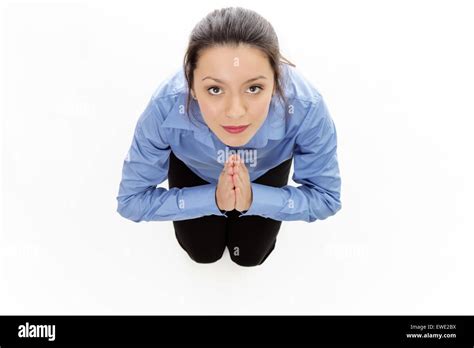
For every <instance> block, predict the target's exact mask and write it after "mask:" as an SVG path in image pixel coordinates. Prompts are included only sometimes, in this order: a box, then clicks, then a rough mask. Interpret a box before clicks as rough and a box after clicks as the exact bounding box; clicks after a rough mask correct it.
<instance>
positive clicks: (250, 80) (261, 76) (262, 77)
mask: <svg viewBox="0 0 474 348" xmlns="http://www.w3.org/2000/svg"><path fill="white" fill-rule="evenodd" d="M206 79H211V80H214V81H216V82H219V83H222V84H223V85H225V84H226V83H225V82H224V81H222V80H219V79H216V78H214V77H211V76H206V77H205V78H203V79H202V80H201V81H204V80H206ZM259 79H266V77H265V76H263V75H260V76H257V77H254V78H252V79H248V80H247V81H245V82H244V83H243V84H246V83H249V82H252V81H256V80H259Z"/></svg>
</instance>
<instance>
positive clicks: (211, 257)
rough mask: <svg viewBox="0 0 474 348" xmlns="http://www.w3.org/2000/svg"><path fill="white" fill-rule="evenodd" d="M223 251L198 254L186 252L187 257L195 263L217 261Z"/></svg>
mask: <svg viewBox="0 0 474 348" xmlns="http://www.w3.org/2000/svg"><path fill="white" fill-rule="evenodd" d="M223 254H224V252H223V251H222V252H220V253H200V254H191V253H188V255H189V257H190V258H191V259H192V260H193V261H195V262H197V263H214V262H216V261H219V260H220V259H221V258H222V255H223Z"/></svg>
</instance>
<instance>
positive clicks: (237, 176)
mask: <svg viewBox="0 0 474 348" xmlns="http://www.w3.org/2000/svg"><path fill="white" fill-rule="evenodd" d="M233 178H234V184H235V186H239V187H241V188H243V187H244V180H242V177H241V175H240V173H237V174H235V175H234V176H233Z"/></svg>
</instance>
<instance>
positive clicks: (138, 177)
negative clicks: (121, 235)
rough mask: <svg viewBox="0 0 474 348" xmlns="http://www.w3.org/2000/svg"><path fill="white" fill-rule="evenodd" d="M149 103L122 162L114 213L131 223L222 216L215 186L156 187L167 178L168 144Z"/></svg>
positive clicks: (152, 101)
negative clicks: (115, 211)
mask: <svg viewBox="0 0 474 348" xmlns="http://www.w3.org/2000/svg"><path fill="white" fill-rule="evenodd" d="M154 103H155V101H154V100H153V98H152V99H151V100H150V102H149V104H148V105H147V107H146V109H145V111H144V112H143V113H142V115H141V116H140V118H139V120H138V122H137V124H136V126H135V131H134V135H133V140H132V144H131V146H130V149H129V151H128V153H127V156H126V158H125V160H124V162H123V169H122V179H121V181H120V186H119V192H118V195H117V197H116V199H117V203H118V205H117V212H118V213H119V214H120V215H121V216H123V217H124V218H126V219H129V220H131V221H134V222H140V221H165V220H173V221H178V220H186V219H193V218H197V217H202V216H205V215H218V216H225V217H227V216H226V215H225V214H224V213H222V212H221V211H220V210H219V209H218V207H217V204H216V198H215V191H216V187H217V185H216V184H206V185H200V186H194V187H183V188H177V187H173V188H171V189H169V190H167V189H165V188H162V187H156V186H157V185H159V184H161V183H162V182H164V181H165V180H166V179H167V177H168V169H169V155H170V152H171V147H170V145H169V144H168V141H167V139H166V136H165V134H164V132H163V130H162V129H161V128H160V124H161V122H162V121H163V118H162V116H161V113H160V111H159V109H158V107H157V106H156V105H155V104H154Z"/></svg>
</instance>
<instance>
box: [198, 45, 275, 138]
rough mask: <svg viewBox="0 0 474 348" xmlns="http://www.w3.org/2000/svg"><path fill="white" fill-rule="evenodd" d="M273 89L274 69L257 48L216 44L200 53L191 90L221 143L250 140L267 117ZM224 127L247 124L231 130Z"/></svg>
mask: <svg viewBox="0 0 474 348" xmlns="http://www.w3.org/2000/svg"><path fill="white" fill-rule="evenodd" d="M273 91H274V78H273V70H272V67H271V66H270V63H269V61H268V58H267V56H266V55H265V53H263V52H262V51H260V50H259V49H257V48H253V47H250V46H246V45H239V46H237V47H230V46H219V47H212V48H207V49H205V50H203V51H202V52H201V55H200V57H199V59H198V62H197V66H196V69H195V70H194V85H193V92H194V96H195V97H196V98H197V102H198V104H199V108H200V110H201V114H202V116H203V118H204V121H205V122H206V123H207V126H208V127H209V128H210V129H211V130H212V132H214V134H215V135H216V136H217V137H218V138H219V139H220V140H221V141H222V142H223V143H224V144H226V145H228V146H233V147H237V146H243V145H245V144H246V143H248V142H249V140H250V139H251V138H252V136H253V135H254V134H255V133H256V132H257V131H258V129H259V128H260V126H261V125H262V124H263V122H264V121H265V119H266V117H267V114H268V109H269V106H270V102H271V98H272V94H273ZM227 126H234V127H235V126H247V127H246V128H245V129H244V130H243V131H241V132H235V131H234V132H231V131H230V130H226V128H224V127H227Z"/></svg>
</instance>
